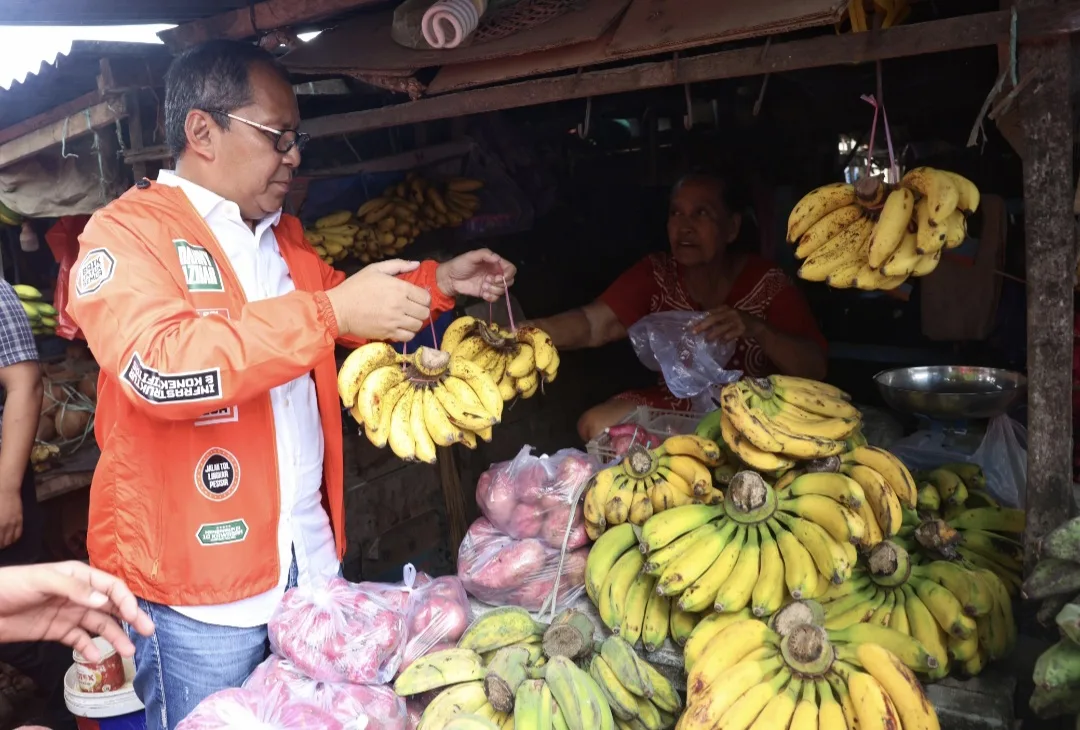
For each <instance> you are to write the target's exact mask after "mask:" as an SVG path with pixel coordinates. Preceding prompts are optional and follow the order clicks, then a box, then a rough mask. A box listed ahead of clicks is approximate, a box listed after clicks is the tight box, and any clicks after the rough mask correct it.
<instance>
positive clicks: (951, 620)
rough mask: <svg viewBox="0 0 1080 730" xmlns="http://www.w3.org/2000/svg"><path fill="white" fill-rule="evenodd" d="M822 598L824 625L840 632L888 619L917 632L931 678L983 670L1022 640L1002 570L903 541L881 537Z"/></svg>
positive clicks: (857, 631) (856, 632) (852, 632)
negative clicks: (912, 549) (921, 557)
mask: <svg viewBox="0 0 1080 730" xmlns="http://www.w3.org/2000/svg"><path fill="white" fill-rule="evenodd" d="M818 600H819V601H820V602H821V604H822V606H823V607H824V615H825V619H824V626H825V628H826V629H829V630H830V631H831V632H835V634H836V636H838V637H852V636H864V635H869V634H870V633H872V632H873V631H876V629H873V628H868V627H888V628H891V629H894V630H895V631H898V632H900V633H902V634H906V635H908V636H911V637H914V638H915V639H917V640H918V642H919V643H920V645H921V647H922V648H923V649H924V650H925V651H926V652H927V653H928V655H929V656H930V657H932V662H931V666H927V667H926V670H925V671H926V673H927V674H928V675H929V676H930V677H931V678H933V679H937V678H941V677H944V676H945V675H946V674H948V673H949V671H950V669H951V668H953V667H956V668H957V669H958V670H959V671H960V672H961V673H962V674H965V675H968V676H973V675H976V674H979V673H980V672H981V671H982V670H983V668H984V667H985V666H986V664H987V662H989V661H990V660H992V659H1000V658H1002V657H1005V656H1006V655H1008V654H1009V652H1010V651H1011V650H1012V647H1013V644H1014V643H1015V640H1016V622H1015V620H1014V618H1013V613H1012V601H1011V598H1010V597H1009V594H1008V591H1007V590H1006V587H1005V584H1004V583H1003V582H1002V581H1001V579H1000V578H998V577H997V576H996V575H995V574H994V573H992V572H990V571H988V570H985V569H982V568H978V567H976V566H974V565H972V564H970V563H967V562H966V561H955V562H954V561H948V560H935V561H929V562H917V561H916V560H915V559H913V557H912V555H911V554H910V553H909V552H908V551H907V550H906V549H905V548H904V547H903V546H902V544H901V541H885V542H882V543H880V544H879V545H878V546H877V547H875V548H874V549H873V550H872V551H871V552H870V553H869V556H868V557H867V558H866V559H865V561H860V564H859V566H858V567H856V569H855V572H854V573H853V574H852V578H851V580H850V581H848V582H847V583H844V584H842V585H837V586H832V587H830V588H829V589H828V590H827V591H825V593H824V594H823V595H822V596H821V597H820V598H819V599H818ZM894 650H896V651H899V650H898V649H894Z"/></svg>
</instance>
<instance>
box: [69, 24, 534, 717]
mask: <svg viewBox="0 0 1080 730" xmlns="http://www.w3.org/2000/svg"><path fill="white" fill-rule="evenodd" d="M299 123H300V117H299V111H298V109H297V104H296V98H295V96H294V95H293V91H292V86H291V85H290V83H289V81H288V78H287V76H286V74H285V73H284V71H283V70H282V69H281V67H280V66H278V65H277V64H276V62H275V61H274V59H273V58H272V57H271V56H269V55H268V54H266V53H264V52H263V51H261V50H258V49H257V48H255V47H254V46H249V45H246V44H240V43H235V42H228V41H212V42H210V43H207V44H205V45H203V46H200V47H198V48H195V49H192V50H189V51H187V52H185V53H184V54H183V55H181V56H179V57H178V58H177V59H176V60H174V62H173V65H172V67H171V68H170V70H169V73H168V77H167V80H166V92H165V124H166V135H167V141H168V144H169V146H170V148H171V150H172V152H173V156H174V157H175V158H176V160H177V165H176V171H175V172H167V171H163V172H162V173H161V174H160V175H159V176H158V179H157V181H156V182H150V181H147V180H143V181H140V182H139V183H138V184H137V185H136V186H135V187H134V188H133V189H131V190H129V191H128V192H127V193H125V194H124V195H123V196H122V197H120V198H119V199H118V200H116V201H114V202H113V203H111V204H110V205H109V206H107V207H106V208H104V209H102V210H100V211H98V212H97V213H96V214H95V215H94V217H93V218H92V219H91V221H90V222H89V224H88V225H87V226H86V229H85V230H84V232H83V234H82V235H81V236H80V239H79V244H80V251H79V259H78V261H77V262H76V264H75V267H74V268H73V270H72V274H71V280H70V286H71V289H72V295H71V298H70V304H69V305H68V312H69V313H70V314H71V315H72V317H73V318H74V319H75V320H76V322H77V323H78V325H79V327H81V329H82V331H83V332H84V333H85V335H86V338H87V341H88V342H89V344H90V348H91V350H92V351H93V353H94V356H95V358H96V359H97V361H98V363H99V364H100V365H101V378H100V381H99V383H98V407H97V421H96V429H95V435H96V437H97V440H98V443H99V444H100V446H101V452H102V453H101V460H100V462H99V464H98V468H97V471H96V472H95V474H94V483H93V487H92V489H91V492H90V528H89V534H88V536H87V547H88V549H89V552H90V558H91V561H92V562H93V564H94V565H95V566H96V567H99V568H101V569H102V570H105V571H107V572H109V573H112V574H114V575H116V576H117V577H119V578H120V579H121V580H123V581H125V582H126V583H127V584H128V585H129V586H130V587H131V589H132V591H133V592H134V593H135V595H137V596H138V597H139V604H140V607H141V608H142V609H143V610H144V611H146V613H147V614H148V615H149V616H150V617H151V619H152V620H153V622H154V625H155V626H156V632H155V634H154V635H153V637H150V638H147V637H143V636H141V635H138V634H137V633H136V632H132V633H131V638H132V641H133V642H134V643H135V646H136V654H135V664H136V678H135V691H136V693H137V694H138V696H139V698H140V699H141V700H142V701H143V703H144V704H145V705H146V708H147V724H148V727H149V728H150V729H151V730H158V729H161V728H174V727H175V726H176V724H177V723H178V722H180V720H181V719H183V718H184V717H185V716H186V715H187V714H188V713H189V712H190V711H191V710H192V709H193V708H194V707H195V706H196V705H197V704H198V703H199V702H200V701H201V700H202V699H204V698H205V697H207V696H208V695H210V694H212V693H214V692H216V691H218V690H221V689H224V688H227V687H234V686H238V685H239V684H241V683H242V682H243V681H244V679H245V678H246V677H247V675H248V674H249V673H250V672H251V671H252V670H253V669H254V668H255V666H256V665H257V664H259V663H260V662H261V661H262V660H263V659H264V658H265V657H266V655H267V646H266V643H267V641H266V640H267V633H266V623H267V621H268V620H269V619H270V616H271V614H272V613H273V611H274V609H275V607H276V606H277V604H278V602H279V601H280V599H281V596H282V594H283V593H284V591H285V590H286V589H287V587H289V586H291V585H296V584H297V583H298V582H299V583H306V582H307V581H310V580H313V579H318V578H320V577H327V576H331V575H336V574H338V573H339V572H340V561H341V558H342V556H343V553H344V550H345V524H344V514H343V507H344V498H343V474H342V471H343V463H342V435H341V430H342V426H341V405H340V401H339V399H338V395H337V387H336V368H335V362H334V345H335V342H343V343H347V344H350V345H353V346H355V345H357V344H358V343H360V342H361V341H363V340H367V339H378V340H399V341H408V340H410V339H411V338H412V337H413V335H414V334H415V333H416V332H417V331H419V330H420V328H421V327H423V326H425V325H426V323H427V322H428V321H429V320H430V318H431V317H435V316H437V315H438V314H439V313H441V312H444V311H447V310H449V309H452V308H453V304H454V297H455V296H458V295H464V296H479V297H482V298H484V299H487V300H489V301H494V300H495V299H497V298H498V297H499V296H501V295H502V294H503V292H504V284H503V281H504V280H503V276H505V281H506V283H507V284H509V283H512V282H513V279H514V274H515V269H514V267H513V265H511V264H510V263H509V262H507V261H504V260H503V259H501V258H500V257H498V256H496V255H495V254H493V253H492V252H490V251H486V250H480V251H473V252H470V253H467V254H464V255H463V256H459V257H458V258H456V259H452V260H451V261H448V262H446V263H443V264H436V263H435V262H432V261H426V262H423V263H417V262H406V261H396V260H395V261H385V262H382V263H379V264H374V265H371V266H368V267H366V268H365V269H363V270H362V271H360V272H359V273H357V274H355V275H353V276H351V277H349V278H347V279H346V278H345V276H344V275H343V274H341V273H340V272H337V271H335V270H334V269H332V268H331V267H329V266H327V265H326V264H325V263H323V262H322V261H321V260H320V259H319V258H318V256H317V255H316V254H315V252H314V251H313V250H312V248H311V247H310V246H309V245H308V244H307V243H306V242H305V240H304V237H303V232H302V229H301V226H300V223H299V221H297V220H296V219H295V218H293V217H291V216H288V215H284V214H282V212H281V205H282V202H283V201H284V199H285V194H286V192H287V191H288V189H289V181H290V179H291V178H292V176H293V173H294V171H295V170H296V168H297V166H298V165H299V164H300V152H301V149H302V148H303V146H304V144H305V143H306V142H307V137H306V136H305V135H304V134H302V133H299V132H298V131H297V127H298V126H299Z"/></svg>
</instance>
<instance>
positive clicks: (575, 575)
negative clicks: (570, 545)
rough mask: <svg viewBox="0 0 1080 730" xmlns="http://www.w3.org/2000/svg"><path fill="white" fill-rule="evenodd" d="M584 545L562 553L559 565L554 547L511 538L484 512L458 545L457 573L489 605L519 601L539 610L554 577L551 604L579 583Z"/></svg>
mask: <svg viewBox="0 0 1080 730" xmlns="http://www.w3.org/2000/svg"><path fill="white" fill-rule="evenodd" d="M588 555H589V549H588V548H587V547H586V548H579V549H577V550H574V551H572V552H568V553H567V554H566V558H565V560H564V561H562V566H563V567H562V571H561V573H560V571H559V564H560V551H559V550H556V549H554V548H551V547H548V546H547V545H546V544H545V543H544V542H543V541H542V540H539V539H537V538H527V539H524V540H515V539H514V538H512V537H510V536H508V535H505V534H503V533H502V532H500V531H499V530H497V529H496V528H495V527H494V526H493V525H492V524H491V522H489V521H488V520H487V519H486V518H480V519H479V520H477V521H476V522H474V523H473V524H472V526H471V527H470V528H469V532H468V533H467V534H466V535H465V539H464V540H462V541H461V547H460V548H459V549H458V577H459V578H461V583H462V585H464V586H465V590H467V591H468V592H469V594H470V595H472V596H474V597H475V598H477V599H478V600H481V601H483V602H484V603H488V604H491V605H493V606H520V607H521V608H524V609H526V610H529V611H539V610H540V609H541V608H543V607H544V604H545V602H546V601H547V599H548V597H549V596H550V595H551V592H552V590H553V589H554V587H555V581H556V579H558V583H559V587H558V593H557V596H556V606H557V607H559V608H564V607H566V606H568V605H570V604H571V603H573V601H574V600H575V599H576V598H577V597H578V596H580V595H581V593H582V590H583V589H584V587H585V561H586V559H587V558H588Z"/></svg>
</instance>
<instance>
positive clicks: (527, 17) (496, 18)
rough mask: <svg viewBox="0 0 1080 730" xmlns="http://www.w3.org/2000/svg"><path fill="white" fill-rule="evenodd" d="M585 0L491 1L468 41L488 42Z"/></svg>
mask: <svg viewBox="0 0 1080 730" xmlns="http://www.w3.org/2000/svg"><path fill="white" fill-rule="evenodd" d="M585 2H586V0H506V1H505V2H492V3H491V6H490V8H489V9H488V11H487V13H486V14H484V16H483V17H482V18H480V25H479V26H478V27H477V28H476V32H475V33H473V34H472V37H470V38H469V41H470V43H473V44H477V43H487V42H489V41H494V40H498V39H500V38H506V37H507V36H511V35H514V34H515V33H520V32H521V31H523V30H529V29H530V28H535V27H536V26H538V25H543V24H544V23H546V22H548V21H549V20H554V19H555V18H558V17H559V16H560V15H565V14H566V13H568V12H570V11H571V10H578V9H580V8H581V7H582V6H583V5H584V4H585Z"/></svg>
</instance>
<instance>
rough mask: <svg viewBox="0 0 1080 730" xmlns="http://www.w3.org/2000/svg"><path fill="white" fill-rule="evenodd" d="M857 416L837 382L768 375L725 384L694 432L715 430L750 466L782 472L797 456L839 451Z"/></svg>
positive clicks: (821, 455) (822, 455)
mask: <svg viewBox="0 0 1080 730" xmlns="http://www.w3.org/2000/svg"><path fill="white" fill-rule="evenodd" d="M861 418H862V416H861V415H860V413H859V411H858V410H857V409H856V408H855V407H854V406H853V405H851V403H850V402H849V396H848V395H847V394H846V393H844V392H843V391H842V390H840V389H839V388H835V387H833V386H831V385H827V384H825V383H820V382H818V381H816V380H807V379H804V378H794V377H790V376H786V375H771V376H769V377H767V378H744V379H743V380H740V381H739V382H736V383H730V384H728V385H726V386H724V389H723V390H722V391H721V392H720V408H719V410H718V411H714V412H713V413H711V414H709V415H708V416H706V417H705V419H703V420H702V422H701V424H700V425H699V427H698V430H697V433H699V434H710V435H712V434H716V436H718V437H719V438H721V439H722V440H723V442H724V443H725V444H726V446H727V448H728V449H729V450H730V451H731V452H732V453H733V454H734V455H735V456H736V457H737V459H738V460H739V461H741V462H742V463H744V464H746V465H747V466H749V467H750V468H752V469H755V470H757V471H760V472H766V473H769V472H783V471H786V470H788V469H791V468H793V467H794V466H795V464H796V462H797V461H808V460H814V459H821V458H825V457H828V456H835V455H837V454H840V453H841V452H843V451H844V450H845V448H847V445H848V444H847V441H848V439H851V438H853V437H855V436H856V434H857V433H858V429H859V425H860V423H861Z"/></svg>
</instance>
